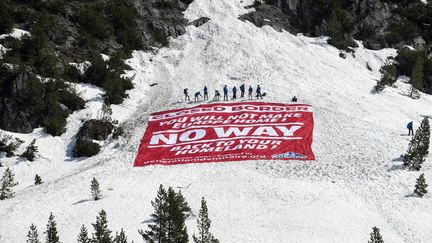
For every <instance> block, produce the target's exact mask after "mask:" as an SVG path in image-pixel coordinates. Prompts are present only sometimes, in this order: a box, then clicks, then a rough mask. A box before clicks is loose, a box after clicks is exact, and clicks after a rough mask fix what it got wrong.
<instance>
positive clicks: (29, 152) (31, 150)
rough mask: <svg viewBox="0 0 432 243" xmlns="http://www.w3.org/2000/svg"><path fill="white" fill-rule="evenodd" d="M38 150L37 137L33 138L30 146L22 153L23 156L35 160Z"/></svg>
mask: <svg viewBox="0 0 432 243" xmlns="http://www.w3.org/2000/svg"><path fill="white" fill-rule="evenodd" d="M37 152H38V147H37V146H36V139H33V141H31V143H30V144H29V146H27V149H26V151H25V152H24V153H23V154H22V155H21V157H23V158H26V159H27V160H28V161H34V160H35V158H36V153H37Z"/></svg>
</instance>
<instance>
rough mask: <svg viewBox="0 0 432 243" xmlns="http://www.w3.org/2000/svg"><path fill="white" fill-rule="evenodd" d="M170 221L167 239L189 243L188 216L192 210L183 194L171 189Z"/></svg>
mask: <svg viewBox="0 0 432 243" xmlns="http://www.w3.org/2000/svg"><path fill="white" fill-rule="evenodd" d="M167 204H168V218H167V219H168V220H167V238H168V241H169V242H179V243H187V242H188V241H189V240H188V233H187V228H186V224H185V221H186V218H187V214H188V213H189V212H190V208H189V206H188V205H187V203H186V202H185V199H184V197H183V195H182V194H181V192H178V193H176V192H175V191H174V189H172V188H171V187H169V188H168V192H167Z"/></svg>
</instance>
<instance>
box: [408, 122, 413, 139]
mask: <svg viewBox="0 0 432 243" xmlns="http://www.w3.org/2000/svg"><path fill="white" fill-rule="evenodd" d="M407 128H408V136H409V135H414V129H413V122H412V121H410V122H408V124H407Z"/></svg>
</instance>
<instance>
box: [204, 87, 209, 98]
mask: <svg viewBox="0 0 432 243" xmlns="http://www.w3.org/2000/svg"><path fill="white" fill-rule="evenodd" d="M204 100H208V89H207V86H204Z"/></svg>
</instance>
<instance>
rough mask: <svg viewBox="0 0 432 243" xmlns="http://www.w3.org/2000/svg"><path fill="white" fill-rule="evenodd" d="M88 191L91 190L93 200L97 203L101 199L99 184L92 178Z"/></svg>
mask: <svg viewBox="0 0 432 243" xmlns="http://www.w3.org/2000/svg"><path fill="white" fill-rule="evenodd" d="M90 190H91V194H92V198H93V200H95V201H97V200H99V199H101V198H102V193H101V191H100V188H99V182H98V180H97V179H96V178H94V177H93V180H92V181H91V185H90Z"/></svg>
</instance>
